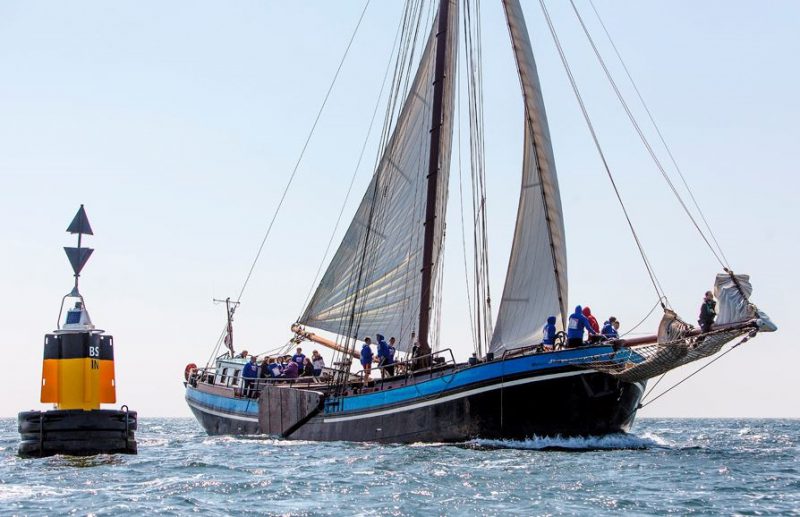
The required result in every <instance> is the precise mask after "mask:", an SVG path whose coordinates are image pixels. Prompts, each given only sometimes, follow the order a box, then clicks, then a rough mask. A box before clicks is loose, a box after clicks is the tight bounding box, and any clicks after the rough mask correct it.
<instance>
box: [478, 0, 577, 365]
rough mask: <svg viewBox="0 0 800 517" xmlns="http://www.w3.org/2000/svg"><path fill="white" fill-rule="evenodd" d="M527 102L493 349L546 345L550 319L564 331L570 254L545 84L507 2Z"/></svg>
mask: <svg viewBox="0 0 800 517" xmlns="http://www.w3.org/2000/svg"><path fill="white" fill-rule="evenodd" d="M503 7H504V10H505V14H506V20H507V22H508V28H509V33H510V35H511V42H512V45H513V47H514V57H515V59H516V63H517V69H518V71H519V78H520V83H521V87H522V94H523V97H524V102H525V150H524V156H523V164H522V167H523V168H522V188H521V192H520V200H519V209H518V211H517V223H516V229H515V231H514V241H513V244H512V248H511V258H510V259H509V264H508V272H507V273H506V282H505V286H504V289H503V298H502V300H501V302H500V309H499V312H498V316H497V323H496V325H495V329H494V335H493V336H492V343H491V346H490V348H489V350H490V351H491V352H495V353H497V352H502V351H504V350H513V349H515V348H520V347H524V346H529V345H532V344H535V343H538V342H540V340H541V337H542V327H543V326H544V323H545V321H546V320H547V318H548V316H556V321H557V325H559V326H561V328H563V325H564V318H565V317H566V315H567V314H569V312H568V311H567V252H566V242H565V237H564V219H563V215H562V212H561V197H560V195H559V190H558V178H557V177H556V169H555V162H554V158H553V148H552V145H551V143H550V131H549V129H548V126H547V115H546V114H545V108H544V100H543V99H542V92H541V85H540V83H539V76H538V73H537V71H536V62H535V61H534V58H533V50H532V48H531V42H530V39H529V37H528V29H527V27H526V25H525V18H524V16H523V13H522V7H521V6H520V3H519V1H518V0H503Z"/></svg>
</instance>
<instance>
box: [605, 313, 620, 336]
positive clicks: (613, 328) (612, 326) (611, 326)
mask: <svg viewBox="0 0 800 517" xmlns="http://www.w3.org/2000/svg"><path fill="white" fill-rule="evenodd" d="M618 328H619V322H618V321H617V318H615V317H614V316H610V317H609V318H608V321H606V322H605V323H603V331H602V334H603V337H605V338H606V339H617V338H618V337H619V332H617V329H618Z"/></svg>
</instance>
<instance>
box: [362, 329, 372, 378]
mask: <svg viewBox="0 0 800 517" xmlns="http://www.w3.org/2000/svg"><path fill="white" fill-rule="evenodd" d="M371 343H372V340H371V339H370V338H368V337H365V338H364V346H362V347H361V367H362V368H364V380H365V381H369V374H370V372H371V371H372V348H370V344H371Z"/></svg>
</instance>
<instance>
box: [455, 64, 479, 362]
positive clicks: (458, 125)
mask: <svg viewBox="0 0 800 517" xmlns="http://www.w3.org/2000/svg"><path fill="white" fill-rule="evenodd" d="M456 83H457V85H456V131H457V139H458V140H457V141H458V202H459V206H460V210H459V214H460V216H461V250H462V252H463V255H464V283H465V285H466V287H467V315H468V316H469V331H470V334H471V335H472V348H473V349H474V350H475V355H476V356H479V355H480V347H479V345H478V340H477V337H476V336H475V321H474V318H473V315H472V292H471V291H470V286H469V266H468V264H467V237H466V231H465V230H466V228H465V225H464V180H463V177H462V175H461V172H462V171H461V84H460V83H461V75H460V74H456Z"/></svg>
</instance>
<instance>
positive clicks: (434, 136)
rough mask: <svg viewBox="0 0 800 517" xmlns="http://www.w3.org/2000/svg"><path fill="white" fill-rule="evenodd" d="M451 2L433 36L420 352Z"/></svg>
mask: <svg viewBox="0 0 800 517" xmlns="http://www.w3.org/2000/svg"><path fill="white" fill-rule="evenodd" d="M451 1H452V0H440V2H439V26H438V29H437V34H436V62H435V64H434V67H435V72H434V79H433V106H432V109H431V147H430V162H429V164H428V197H427V203H426V206H425V221H424V223H423V224H424V225H425V240H424V244H423V248H422V284H421V289H420V304H419V307H420V311H419V329H418V330H419V332H418V336H419V343H420V347H421V348H422V350H423V351H427V350H430V343H428V332H429V330H430V321H431V308H432V305H433V303H432V300H433V286H432V277H433V267H434V264H433V246H434V244H435V243H434V242H433V241H434V236H435V231H434V230H435V228H436V213H437V211H438V208H439V207H438V204H439V203H438V202H439V197H440V196H439V190H440V189H439V181H438V179H439V167H440V164H439V157H440V154H441V147H442V135H441V133H442V123H443V113H442V105H443V102H442V100H443V97H444V82H445V81H446V80H449V79H450V78H448V77H446V74H445V67H446V65H447V63H446V61H447V50H448V49H447V38H448V31H449V30H451V27H450V26H449V19H450V2H451Z"/></svg>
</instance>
